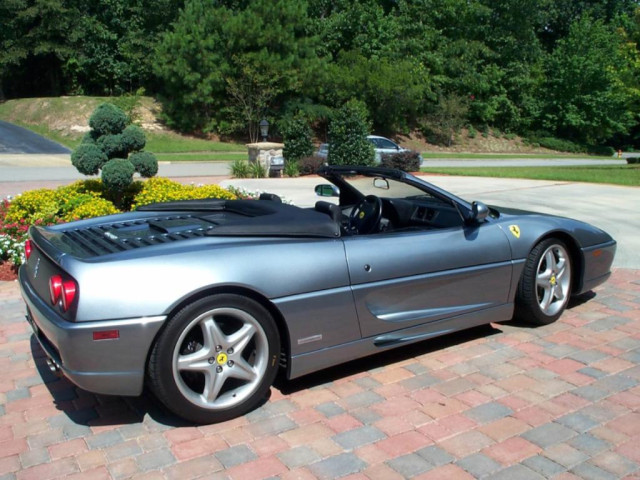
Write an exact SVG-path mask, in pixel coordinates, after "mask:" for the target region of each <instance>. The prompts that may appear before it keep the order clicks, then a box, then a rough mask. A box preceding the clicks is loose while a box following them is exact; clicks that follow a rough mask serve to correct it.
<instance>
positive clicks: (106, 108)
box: [89, 103, 129, 135]
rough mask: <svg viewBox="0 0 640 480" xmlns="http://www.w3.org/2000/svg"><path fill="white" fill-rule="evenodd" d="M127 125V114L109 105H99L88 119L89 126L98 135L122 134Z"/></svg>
mask: <svg viewBox="0 0 640 480" xmlns="http://www.w3.org/2000/svg"><path fill="white" fill-rule="evenodd" d="M127 123H129V118H128V117H127V114H126V113H124V112H123V111H122V110H121V109H120V108H118V107H116V106H115V105H113V104H111V103H103V104H102V105H99V106H98V108H96V109H95V110H94V111H93V113H92V114H91V117H90V118H89V126H90V127H91V129H92V130H93V131H95V132H96V133H97V134H98V135H109V134H116V133H122V131H123V130H124V129H125V127H126V126H127Z"/></svg>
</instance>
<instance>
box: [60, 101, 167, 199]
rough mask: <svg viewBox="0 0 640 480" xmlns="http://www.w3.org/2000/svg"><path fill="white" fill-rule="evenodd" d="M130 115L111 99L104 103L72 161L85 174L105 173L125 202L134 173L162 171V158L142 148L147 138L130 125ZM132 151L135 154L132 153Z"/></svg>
mask: <svg viewBox="0 0 640 480" xmlns="http://www.w3.org/2000/svg"><path fill="white" fill-rule="evenodd" d="M128 121H129V117H128V116H127V115H126V114H125V113H124V111H122V109H120V108H118V107H116V106H115V105H113V104H110V103H103V104H101V105H100V106H98V108H96V110H95V111H94V112H93V113H92V115H91V118H90V119H89V124H90V126H91V131H90V132H89V133H88V134H87V135H85V137H84V138H83V143H81V144H80V145H79V146H78V148H77V149H76V150H74V152H73V153H72V154H71V163H72V164H73V165H74V166H75V167H76V168H77V169H78V171H79V172H80V173H82V174H85V175H96V174H97V173H98V172H99V171H100V170H102V173H101V176H102V180H103V182H104V185H105V187H106V188H107V190H108V191H109V192H110V193H111V194H112V195H113V198H114V200H115V202H116V203H117V204H118V205H119V206H122V205H123V203H122V202H123V201H124V200H125V199H126V195H127V189H128V188H129V186H130V185H131V183H132V182H133V174H134V173H135V172H138V173H139V174H140V175H141V176H142V177H147V178H148V177H152V176H154V175H156V174H157V173H158V160H157V158H156V157H155V155H153V154H152V153H150V152H142V151H140V150H141V149H142V148H144V146H145V143H146V139H145V135H144V131H143V130H142V129H141V128H140V127H138V126H136V125H127V123H128ZM130 154H131V155H130Z"/></svg>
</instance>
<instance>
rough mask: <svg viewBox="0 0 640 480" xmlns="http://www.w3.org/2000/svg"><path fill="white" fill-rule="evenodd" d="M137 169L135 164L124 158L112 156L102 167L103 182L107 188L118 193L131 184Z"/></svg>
mask: <svg viewBox="0 0 640 480" xmlns="http://www.w3.org/2000/svg"><path fill="white" fill-rule="evenodd" d="M135 171H136V169H135V167H134V166H133V164H132V163H131V162H130V161H129V160H127V159H124V158H112V159H111V160H109V161H108V162H107V163H105V164H104V166H103V167H102V173H101V178H102V183H103V184H104V186H105V188H106V189H107V190H110V191H111V192H112V193H115V194H118V193H120V192H123V191H124V190H125V189H126V188H127V187H128V186H129V185H131V179H132V178H133V174H134V172H135Z"/></svg>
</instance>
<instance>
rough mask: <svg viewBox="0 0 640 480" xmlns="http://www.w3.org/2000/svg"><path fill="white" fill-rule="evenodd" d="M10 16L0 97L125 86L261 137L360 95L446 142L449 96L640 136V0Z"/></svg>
mask: <svg viewBox="0 0 640 480" xmlns="http://www.w3.org/2000/svg"><path fill="white" fill-rule="evenodd" d="M0 18H1V19H2V20H0V22H1V25H0V27H1V28H0V100H1V99H2V98H3V97H5V96H6V97H9V98H11V97H17V96H38V95H41V96H42V95H47V96H50V95H61V94H64V95H74V94H100V95H114V94H124V95H123V96H121V97H120V99H119V100H117V102H118V105H119V106H120V107H121V108H122V109H123V110H124V111H125V113H126V115H128V116H129V117H132V116H133V114H134V112H135V105H136V103H137V102H138V100H139V96H140V95H141V94H142V92H143V91H145V89H146V91H148V92H150V93H151V94H153V95H157V96H159V97H160V98H162V99H163V104H164V109H163V111H164V115H165V116H166V121H167V123H168V124H169V126H172V127H176V128H178V129H180V130H183V131H188V132H196V133H201V132H202V133H208V132H212V133H216V134H219V135H234V136H237V135H242V136H244V137H246V138H247V139H248V140H249V141H251V142H253V141H256V140H257V139H258V122H259V121H260V120H261V119H262V118H267V119H268V120H269V121H270V122H271V123H272V125H274V127H281V126H282V124H283V123H284V122H283V119H286V118H290V117H292V116H293V115H294V114H295V113H297V112H304V114H305V116H306V118H308V120H309V122H310V124H311V126H312V128H313V129H314V131H315V133H316V135H318V136H319V137H322V138H323V137H325V136H326V134H327V125H328V122H329V119H330V117H331V116H332V112H333V111H334V110H336V109H339V108H341V106H342V105H344V103H345V102H347V101H350V100H352V99H355V100H358V101H360V102H362V103H363V104H364V106H365V108H366V112H367V115H368V117H369V118H370V119H371V125H372V130H375V131H377V132H380V133H384V134H390V135H392V134H394V133H397V132H403V133H408V132H410V131H414V130H416V129H420V128H421V127H425V126H426V127H427V130H429V132H430V133H431V134H433V133H434V130H440V134H437V132H435V137H440V141H442V142H443V143H448V142H449V141H450V139H451V138H452V137H451V136H448V134H447V133H446V132H447V130H450V128H449V127H448V126H442V124H443V115H444V117H448V118H449V119H451V118H453V117H454V116H452V115H451V113H449V114H446V111H447V109H448V107H447V106H446V105H443V103H442V102H443V99H464V103H465V104H466V106H467V109H466V111H463V112H461V114H460V115H459V116H461V117H462V118H463V120H464V121H465V124H473V125H476V126H483V125H488V126H491V127H495V128H499V129H500V130H501V131H503V132H507V133H518V134H522V133H523V132H527V131H532V130H537V129H546V130H548V131H549V134H550V135H551V136H554V137H558V138H563V139H568V140H572V141H576V142H578V143H580V144H585V143H586V144H592V145H598V144H605V143H606V144H610V145H611V146H614V147H616V148H618V147H621V146H623V145H634V144H635V145H638V142H640V118H639V116H638V111H640V80H639V79H640V47H639V45H640V8H638V2H637V0H617V1H611V0H556V1H551V0H501V1H500V2H496V1H494V0H472V1H468V0H393V1H392V0H355V1H354V0H334V1H328V0H303V1H297V0H255V1H251V2H249V1H246V0H242V1H239V0H186V1H183V0H136V1H135V2H130V1H127V0H109V1H108V2H95V1H90V0H77V1H73V2H72V1H70V0H47V1H40V0H4V1H3V2H1V3H0ZM167 18H169V19H173V20H174V21H173V23H170V22H168V21H167ZM131 120H133V119H131ZM445 120H446V119H445ZM434 125H435V126H438V125H440V126H439V127H438V128H436V129H434V128H432V127H433V126H434ZM454 130H456V131H457V130H458V127H454ZM272 132H273V133H275V134H276V135H277V134H278V131H277V128H274V129H273V130H272ZM104 133H111V134H115V133H116V132H107V131H104V132H101V134H104ZM117 133H120V132H117ZM96 139H97V137H93V140H96ZM86 142H87V143H91V140H90V139H89V138H87V139H86ZM136 148H137V147H136ZM141 149H142V148H138V150H141Z"/></svg>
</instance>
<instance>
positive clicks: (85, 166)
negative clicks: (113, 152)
mask: <svg viewBox="0 0 640 480" xmlns="http://www.w3.org/2000/svg"><path fill="white" fill-rule="evenodd" d="M107 160H109V158H108V157H107V155H106V154H105V153H104V152H103V151H102V150H101V149H100V148H99V147H98V146H97V145H94V144H89V143H83V144H81V145H79V146H78V148H76V149H75V150H74V151H73V153H72V154H71V164H72V165H73V166H74V167H76V169H77V170H78V171H79V172H80V173H82V174H83V175H97V173H98V172H99V171H100V169H101V168H102V166H103V165H104V164H105V163H106V162H107Z"/></svg>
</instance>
